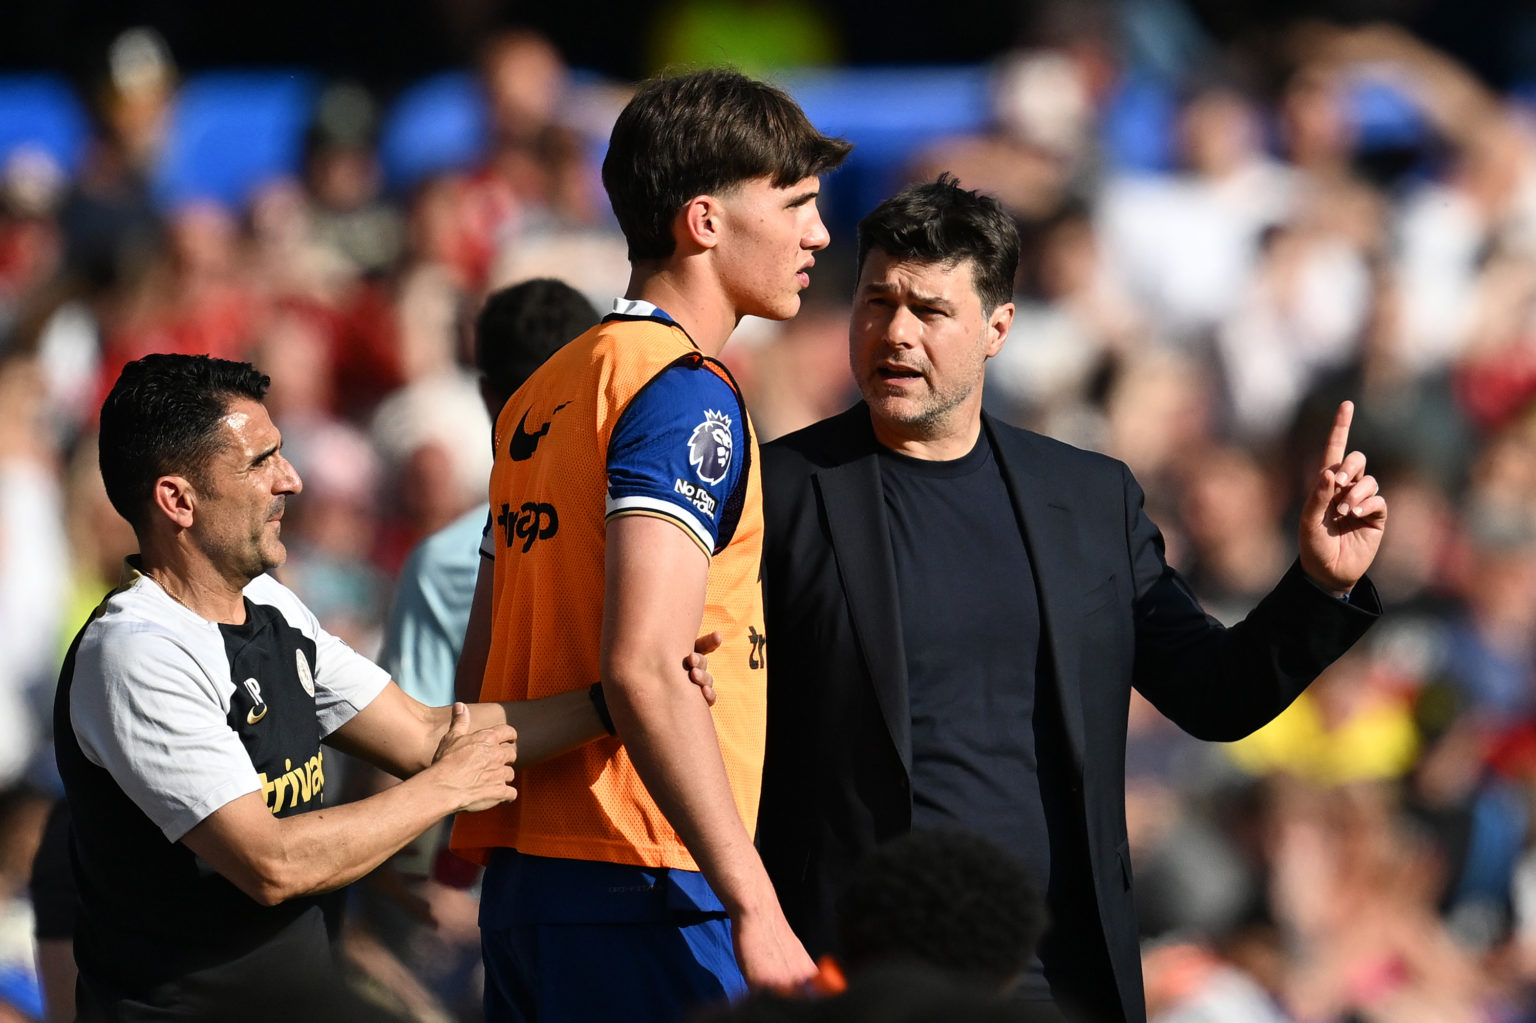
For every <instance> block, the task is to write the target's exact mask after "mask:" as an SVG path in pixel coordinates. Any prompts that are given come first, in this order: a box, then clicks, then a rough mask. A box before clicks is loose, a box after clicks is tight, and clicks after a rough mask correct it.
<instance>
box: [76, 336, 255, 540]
mask: <svg viewBox="0 0 1536 1023" xmlns="http://www.w3.org/2000/svg"><path fill="white" fill-rule="evenodd" d="M270 383H271V380H270V379H269V378H268V377H267V376H266V374H264V373H261V372H260V371H258V370H257V369H256V368H255V367H254V366H252V365H251V364H250V363H248V362H231V361H229V360H228V359H215V358H211V357H209V356H207V355H146V356H144V358H142V359H139V360H138V361H136V362H130V363H129V364H128V365H126V366H124V367H123V371H122V373H121V374H119V375H118V378H117V383H115V384H113V385H112V391H111V393H109V394H108V395H107V400H106V401H104V402H103V403H102V406H101V440H100V448H101V455H100V459H101V479H102V482H103V483H105V484H106V487H107V497H108V498H109V499H110V500H111V502H112V507H113V508H115V509H117V513H118V514H119V515H121V516H122V517H123V518H125V519H127V520H128V523H129V525H131V526H133V527H134V528H135V529H138V528H139V527H140V526H142V525H143V524H144V516H145V512H146V511H147V509H148V507H149V501H150V495H151V493H152V492H153V490H154V486H155V480H157V479H159V478H160V477H161V476H166V475H179V476H185V477H186V478H187V479H189V480H191V481H192V485H193V486H195V487H197V488H198V489H200V490H201V489H205V488H206V487H207V482H208V481H207V476H206V471H207V466H208V460H209V459H210V458H211V457H212V456H213V455H214V454H215V453H216V452H217V451H218V450H219V448H220V445H221V444H222V443H223V441H222V439H221V438H220V436H219V432H218V427H219V421H220V420H221V419H223V418H224V416H225V414H226V413H227V412H228V410H229V405H230V403H231V402H232V401H233V400H234V399H236V398H250V399H251V400H252V401H261V400H262V399H263V398H265V397H266V395H267V387H268V385H269V384H270Z"/></svg>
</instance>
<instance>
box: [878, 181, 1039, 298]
mask: <svg viewBox="0 0 1536 1023" xmlns="http://www.w3.org/2000/svg"><path fill="white" fill-rule="evenodd" d="M871 249H879V250H880V251H881V252H884V253H885V254H886V255H887V256H889V257H890V258H891V259H894V260H902V261H906V260H911V261H913V262H917V263H940V264H943V265H945V266H951V267H952V266H957V265H959V264H960V263H962V262H964V261H966V260H970V261H971V266H972V270H971V276H972V278H973V280H974V283H975V286H976V294H977V296H978V297H980V299H981V304H982V308H983V309H984V310H985V311H986V312H988V313H990V312H991V311H992V310H994V309H996V308H997V307H998V306H1000V305H1002V304H1003V303H1004V302H1008V301H1011V300H1012V299H1013V279H1014V274H1015V273H1017V271H1018V268H1019V229H1018V227H1017V226H1016V225H1015V224H1014V222H1013V218H1012V217H1010V216H1009V215H1008V212H1007V211H1006V210H1004V209H1003V206H1002V204H1001V203H999V202H998V201H997V200H996V199H994V198H992V197H991V196H990V195H983V194H981V193H980V192H972V191H967V190H966V189H964V188H961V187H960V182H959V181H958V180H957V179H956V178H955V176H954V175H953V174H947V173H946V174H940V175H939V179H938V180H937V181H934V182H930V183H928V184H922V185H910V186H908V187H906V188H904V189H902V190H901V191H900V192H897V193H896V194H895V195H893V196H891V197H890V198H889V199H887V200H885V202H883V203H881V204H880V205H879V206H876V207H875V208H874V209H873V210H871V211H870V213H869V215H868V216H867V217H865V218H864V219H863V220H861V221H859V262H858V267H859V272H860V273H862V272H863V270H864V260H865V258H866V257H868V255H869V252H870V250H871Z"/></svg>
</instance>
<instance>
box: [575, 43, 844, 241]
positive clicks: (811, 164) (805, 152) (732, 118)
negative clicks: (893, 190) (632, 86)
mask: <svg viewBox="0 0 1536 1023" xmlns="http://www.w3.org/2000/svg"><path fill="white" fill-rule="evenodd" d="M852 148H853V144H852V143H850V142H846V141H844V140H843V139H834V138H828V137H827V136H825V135H823V134H821V133H820V132H819V131H817V130H816V129H815V128H814V127H813V126H812V125H811V122H810V121H809V120H808V119H807V118H806V116H805V112H804V111H803V110H801V109H800V107H799V106H798V105H797V104H796V103H795V101H794V100H792V99H790V98H789V96H788V95H787V94H785V93H784V92H783V91H782V90H780V89H776V88H774V87H773V86H771V85H768V84H767V83H765V82H759V81H756V80H754V79H751V78H748V77H747V76H746V75H743V74H741V73H739V72H736V71H731V70H728V69H725V68H714V69H710V70H707V71H694V72H690V73H688V74H683V75H676V76H671V77H661V78H652V79H650V80H648V81H646V82H644V83H642V84H641V86H640V88H639V90H638V91H637V92H636V93H635V95H634V98H632V99H631V100H630V101H629V104H628V105H627V106H625V108H624V110H623V111H622V112H621V113H620V114H619V118H618V121H617V122H615V124H614V126H613V134H612V136H611V137H610V138H609V141H608V155H607V156H606V157H604V159H603V187H604V188H605V189H607V190H608V201H609V202H610V203H612V205H613V212H614V215H615V216H616V217H617V218H618V221H619V227H620V228H621V229H622V230H623V231H624V238H625V239H626V240H627V241H628V243H629V258H630V261H631V262H636V261H639V260H646V259H665V258H667V257H668V256H670V255H672V251H673V249H674V248H675V246H676V240H675V239H674V238H673V237H672V221H673V218H674V217H676V216H677V213H678V211H679V210H681V209H682V208H683V204H684V203H686V202H687V201H688V200H689V199H692V198H693V197H694V196H696V195H704V194H707V193H719V192H723V191H725V190H727V189H729V188H731V187H733V186H735V185H739V184H741V183H742V182H744V181H750V180H751V179H753V178H761V177H768V178H770V179H771V180H772V182H773V185H774V187H775V188H787V187H789V186H790V185H793V184H794V183H795V182H797V181H801V180H803V179H805V178H808V177H811V176H813V175H819V174H824V173H826V172H827V171H829V170H832V169H833V168H834V167H836V166H838V165H839V164H841V163H842V162H843V159H844V158H845V157H847V155H848V151H849V150H850V149H852Z"/></svg>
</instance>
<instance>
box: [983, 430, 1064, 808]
mask: <svg viewBox="0 0 1536 1023" xmlns="http://www.w3.org/2000/svg"><path fill="white" fill-rule="evenodd" d="M982 423H983V425H984V427H985V429H986V430H987V433H988V435H989V436H990V437H991V438H992V449H993V451H995V452H996V453H997V460H998V465H999V466H1000V467H1001V469H1002V474H1003V482H1004V484H1006V486H1007V487H1008V493H1009V495H1010V496H1011V497H1012V499H1013V507H1014V511H1015V513H1016V514H1017V515H1018V517H1019V525H1020V528H1021V529H1022V531H1023V533H1024V546H1025V548H1026V549H1027V550H1028V551H1029V560H1030V564H1031V565H1032V566H1033V568H1034V572H1035V589H1036V591H1037V593H1038V595H1039V600H1040V637H1041V640H1042V641H1043V642H1044V643H1045V646H1046V649H1047V650H1048V651H1049V652H1050V657H1051V666H1052V668H1053V669H1054V673H1055V680H1056V691H1057V693H1058V696H1059V699H1060V703H1061V715H1062V725H1063V727H1064V729H1065V731H1066V735H1067V745H1068V747H1069V748H1070V749H1071V751H1072V763H1073V767H1074V769H1075V771H1076V773H1077V775H1078V777H1082V773H1083V749H1084V734H1085V729H1084V726H1083V700H1082V691H1081V688H1080V685H1079V680H1078V656H1077V655H1078V643H1079V641H1080V639H1081V637H1080V636H1079V632H1080V628H1079V619H1078V615H1077V609H1076V604H1075V603H1074V600H1073V598H1074V597H1075V596H1076V595H1077V594H1078V593H1079V592H1080V591H1081V588H1082V579H1081V570H1082V566H1083V564H1084V562H1083V559H1082V557H1081V554H1080V552H1079V550H1078V533H1077V530H1076V529H1075V528H1074V527H1073V523H1072V513H1071V510H1070V509H1069V508H1068V507H1067V504H1066V501H1065V500H1064V499H1063V498H1062V496H1061V493H1060V487H1061V485H1062V482H1061V481H1053V480H1051V479H1048V478H1047V477H1045V476H1043V475H1041V474H1040V473H1039V472H1038V470H1037V465H1038V462H1039V460H1038V459H1036V458H1031V457H1030V454H1031V452H1030V451H1029V435H1028V434H1024V433H1018V432H1015V431H1011V430H1008V431H1005V430H999V429H997V428H996V426H995V424H994V422H993V420H992V419H991V417H990V416H985V415H984V416H983V417H982ZM1037 681H1043V680H1037Z"/></svg>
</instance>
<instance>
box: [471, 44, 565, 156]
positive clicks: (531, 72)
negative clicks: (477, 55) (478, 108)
mask: <svg viewBox="0 0 1536 1023" xmlns="http://www.w3.org/2000/svg"><path fill="white" fill-rule="evenodd" d="M482 67H483V72H482V75H483V81H484V83H485V89H486V92H487V94H488V98H489V99H490V103H491V119H492V123H493V126H494V131H495V132H496V135H497V137H498V138H500V139H503V140H509V141H526V140H529V139H532V138H534V137H535V136H537V135H538V133H539V132H540V130H541V129H543V128H544V126H545V125H547V124H549V123H550V122H551V121H552V120H553V118H554V114H555V109H556V107H557V106H558V105H559V103H560V97H561V95H562V94H563V93H564V91H565V83H566V70H565V61H564V60H562V59H561V57H560V54H559V52H558V51H557V50H556V49H555V48H554V47H553V46H551V45H550V43H549V40H547V39H545V38H544V37H543V36H540V35H537V34H535V33H532V32H511V33H508V34H506V35H503V36H500V37H498V38H497V39H495V40H494V41H492V42H491V44H490V45H489V46H488V47H487V49H486V54H485V59H484V62H483V65H482Z"/></svg>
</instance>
